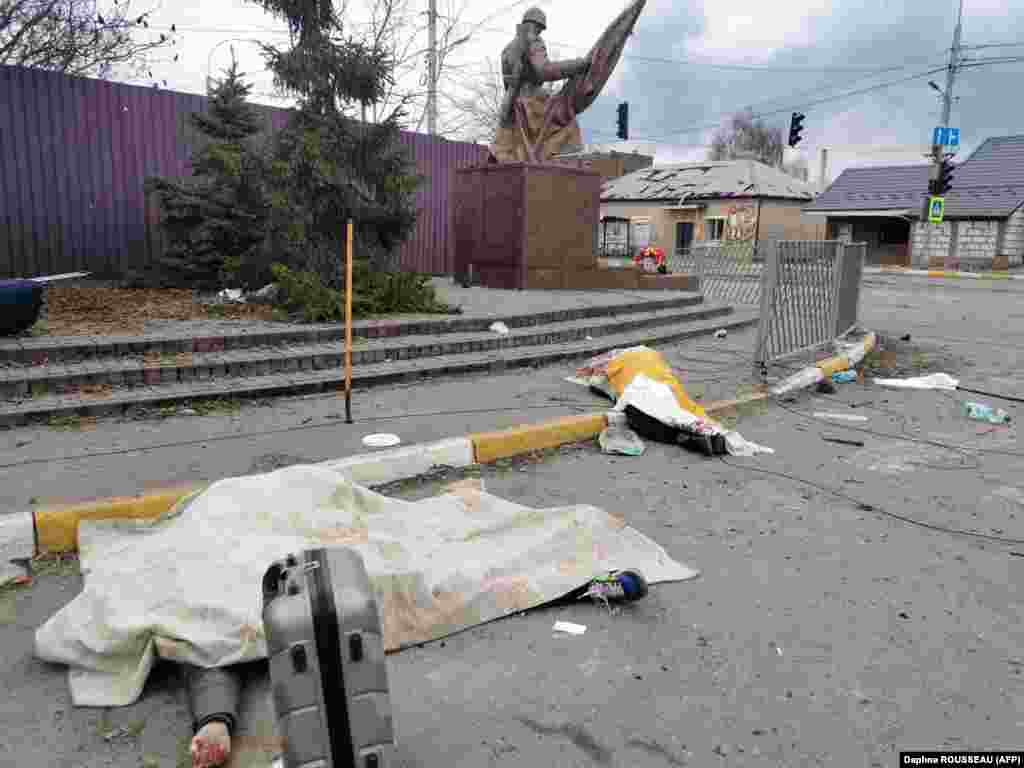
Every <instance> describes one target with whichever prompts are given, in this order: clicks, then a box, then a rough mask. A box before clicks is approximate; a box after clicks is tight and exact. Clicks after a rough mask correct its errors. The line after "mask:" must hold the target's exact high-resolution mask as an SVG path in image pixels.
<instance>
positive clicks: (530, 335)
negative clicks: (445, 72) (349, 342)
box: [0, 302, 757, 426]
mask: <svg viewBox="0 0 1024 768" xmlns="http://www.w3.org/2000/svg"><path fill="white" fill-rule="evenodd" d="M478 322H479V321H478ZM491 322H494V321H493V319H492V320H488V321H486V324H487V325H490V323H491ZM503 322H506V324H508V323H507V321H504V320H503ZM756 322H757V316H756V313H754V312H752V311H748V310H744V311H734V310H733V309H732V308H731V307H726V306H704V305H701V304H700V303H699V302H697V303H696V304H694V303H693V302H691V303H690V304H689V305H685V306H679V305H676V306H674V307H669V308H660V309H656V310H654V311H646V312H644V311H640V312H631V313H626V314H621V313H620V314H619V315H617V316H614V317H613V316H610V315H604V316H601V315H595V316H593V317H591V318H583V319H574V320H568V321H562V322H554V323H547V324H537V325H533V324H528V323H527V321H526V320H525V318H524V319H523V320H521V321H520V323H519V324H518V326H516V327H515V329H514V330H511V332H510V333H509V334H507V335H499V334H497V333H494V332H490V331H485V332H461V333H460V332H455V331H451V332H448V333H443V334H437V335H423V334H410V335H404V336H397V337H392V336H387V337H379V338H368V337H364V338H363V339H361V340H360V343H359V344H358V345H357V344H354V345H353V386H354V387H358V388H360V389H363V388H366V387H370V386H374V385H380V384H388V383H394V382H404V381H417V380H420V379H425V378H433V377H442V376H451V375H457V374H464V373H476V372H485V371H491V370H493V371H500V370H505V369H510V368H515V367H522V366H539V365H544V364H549V363H554V362H559V361H563V360H567V359H574V358H584V357H588V356H591V355H594V354H600V353H601V352H605V351H608V350H610V349H614V348H616V347H623V346H631V345H637V344H662V343H668V342H671V341H675V340H679V339H684V338H692V337H695V336H703V335H709V334H712V333H714V331H715V330H717V329H718V328H726V329H734V328H740V327H744V326H747V325H750V324H753V323H756ZM428 327H431V328H435V329H436V327H437V325H436V324H435V325H434V326H428ZM449 327H450V326H449ZM455 327H458V325H456V326H455ZM463 327H465V326H463ZM511 328H512V326H510V329H511ZM305 330H307V331H309V330H312V329H305ZM588 337H590V338H588ZM305 338H306V339H308V338H310V336H309V335H308V334H307V335H306V336H305ZM162 343H164V342H162ZM166 343H172V342H166ZM173 343H178V344H182V345H184V343H185V342H184V341H180V340H179V341H175V342H173ZM178 349H179V350H180V349H181V347H178ZM343 355H344V349H343V345H342V344H341V343H340V342H330V341H328V342H319V341H317V342H309V341H300V342H298V343H293V344H291V345H287V346H275V347H270V346H246V347H243V348H240V349H234V350H223V351H213V352H209V351H207V352H198V353H197V352H181V351H177V352H173V351H171V350H168V351H166V352H163V353H162V356H159V357H158V356H156V355H154V354H153V353H152V352H150V353H149V357H148V358H147V353H146V352H143V353H142V356H141V357H142V359H138V358H139V355H138V353H137V352H134V351H133V352H132V355H131V356H118V355H116V354H115V355H114V356H112V357H109V358H106V359H96V358H94V359H92V360H85V361H81V362H77V363H49V362H47V363H44V364H43V365H36V366H27V365H25V364H23V363H22V364H12V363H7V365H6V368H0V371H2V374H0V426H18V425H23V424H25V423H28V422H30V421H36V420H40V419H42V420H45V419H47V418H51V417H54V416H62V415H64V416H66V415H86V416H97V417H99V416H107V415H119V414H121V413H124V412H126V411H129V412H130V411H131V410H132V409H133V408H140V407H146V406H157V405H165V404H170V403H182V402H187V401H190V400H195V399H205V398H212V397H267V396H273V395H284V394H307V393H311V392H318V391H324V390H330V389H337V388H339V387H342V386H343V371H342V369H341V368H342V364H343ZM567 375H568V373H567Z"/></svg>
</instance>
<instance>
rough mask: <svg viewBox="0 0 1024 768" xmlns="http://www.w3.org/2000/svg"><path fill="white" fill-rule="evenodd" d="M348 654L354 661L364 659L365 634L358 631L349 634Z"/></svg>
mask: <svg viewBox="0 0 1024 768" xmlns="http://www.w3.org/2000/svg"><path fill="white" fill-rule="evenodd" d="M348 655H349V658H350V659H351V660H352V661H362V660H363V636H362V635H360V634H359V633H358V632H354V633H352V634H351V635H349V636H348Z"/></svg>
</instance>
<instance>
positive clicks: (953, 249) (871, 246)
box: [804, 136, 1024, 269]
mask: <svg viewBox="0 0 1024 768" xmlns="http://www.w3.org/2000/svg"><path fill="white" fill-rule="evenodd" d="M931 169H932V165H931V164H930V163H923V164H921V165H905V166H886V167H880V168H850V169H847V170H845V171H843V173H841V174H840V175H839V178H837V179H836V180H835V181H834V182H833V183H832V185H831V186H830V187H829V188H828V189H827V190H826V191H825V192H824V193H823V194H822V195H820V196H819V197H818V199H817V200H815V201H814V203H812V204H811V205H809V206H807V207H806V208H805V209H804V212H805V213H806V214H807V215H810V216H817V217H818V218H820V219H823V220H824V221H826V222H827V236H828V237H829V238H836V239H840V240H852V241H855V242H866V243H868V260H869V262H871V263H875V264H884V265H893V266H908V267H911V266H912V267H928V266H933V267H934V266H946V267H950V268H957V267H960V266H963V267H971V266H974V267H977V268H985V269H1006V268H1008V267H1011V266H1019V265H1020V264H1021V262H1022V256H1024V208H1022V205H1024V136H999V137H993V138H989V139H987V140H986V141H985V142H984V143H983V144H982V145H981V146H980V147H978V149H977V150H975V151H974V153H973V154H971V155H970V157H968V158H967V159H966V160H965V161H963V162H962V163H960V164H958V165H956V167H955V168H954V171H953V181H952V189H950V191H949V192H948V193H947V194H946V196H945V213H944V216H943V218H944V221H943V222H942V223H941V224H930V223H928V221H927V219H923V218H922V213H923V207H924V201H925V198H926V196H927V194H928V179H929V172H930V171H931Z"/></svg>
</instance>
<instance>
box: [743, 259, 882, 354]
mask: <svg viewBox="0 0 1024 768" xmlns="http://www.w3.org/2000/svg"><path fill="white" fill-rule="evenodd" d="M866 254H867V244H866V243H844V242H842V241H839V240H817V241H814V240H807V241H793V240H782V241H779V242H778V243H776V244H774V247H773V248H770V249H768V250H767V252H766V253H765V254H764V256H765V259H764V269H763V274H762V276H761V278H762V279H761V283H760V297H759V299H760V306H761V316H760V324H759V327H758V335H757V347H756V350H755V356H754V363H755V366H757V367H758V368H760V370H761V371H762V372H764V371H765V370H766V368H767V365H768V364H769V363H771V362H772V361H774V360H777V359H779V358H781V357H785V356H787V355H791V354H794V353H798V352H803V351H807V350H811V349H814V348H815V347H819V346H821V345H822V344H827V343H829V342H831V341H832V340H834V339H836V338H838V337H841V336H844V335H846V334H847V333H848V332H849V331H850V330H852V329H853V328H854V327H855V326H856V325H857V321H858V318H859V313H860V288H861V278H862V276H863V274H864V259H865V256H866Z"/></svg>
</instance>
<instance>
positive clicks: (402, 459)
mask: <svg viewBox="0 0 1024 768" xmlns="http://www.w3.org/2000/svg"><path fill="white" fill-rule="evenodd" d="M472 463H473V446H472V443H471V442H470V440H469V438H466V437H461V438H448V439H445V440H439V441H437V442H435V443H425V444H423V445H410V446H403V447H401V448H396V449H393V450H389V451H378V452H372V453H360V454H356V455H354V456H347V457H345V458H344V459H332V460H330V461H324V462H320V463H319V464H317V465H315V466H321V467H325V468H327V469H332V470H335V471H337V472H339V473H340V474H342V475H344V476H345V477H347V478H348V479H350V480H352V481H353V482H356V483H359V484H360V485H381V484H384V483H390V482H393V481H395V480H402V479H405V478H408V477H416V476H417V475H422V474H424V473H426V472H429V471H430V470H431V469H432V468H433V467H437V466H448V467H457V468H462V467H467V466H469V465H471V464H472ZM205 487H206V486H205V485H194V486H185V487H181V488H174V489H165V490H161V491H157V492H153V493H148V494H141V495H139V496H128V497H119V498H113V499H102V500H98V501H86V502H80V503H76V504H66V505H60V506H55V507H49V508H43V509H38V510H33V512H32V529H33V540H34V541H33V544H34V552H35V554H41V553H57V552H74V551H76V550H77V549H78V524H79V522H81V521H82V520H116V519H154V518H157V517H159V516H160V515H162V514H164V513H166V512H168V511H169V510H170V509H171V508H172V507H173V506H174V505H175V504H176V503H177V502H178V501H180V500H181V499H183V498H185V497H186V496H187V495H189V494H190V493H195V492H196V491H200V490H203V489H204V488H205ZM2 533H3V531H2V530H0V535H2Z"/></svg>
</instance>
